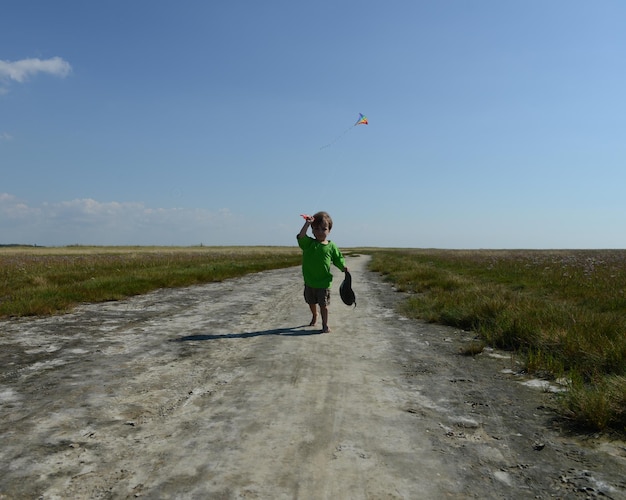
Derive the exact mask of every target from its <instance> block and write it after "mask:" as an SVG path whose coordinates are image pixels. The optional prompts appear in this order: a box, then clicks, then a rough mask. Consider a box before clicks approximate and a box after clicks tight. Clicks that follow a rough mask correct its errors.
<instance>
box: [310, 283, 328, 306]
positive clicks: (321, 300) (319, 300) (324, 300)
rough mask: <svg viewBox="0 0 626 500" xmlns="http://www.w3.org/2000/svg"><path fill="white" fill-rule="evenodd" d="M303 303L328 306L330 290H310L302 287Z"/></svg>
mask: <svg viewBox="0 0 626 500" xmlns="http://www.w3.org/2000/svg"><path fill="white" fill-rule="evenodd" d="M304 301H305V302H306V303H307V304H319V305H320V306H329V305H330V288H312V287H310V286H309V285H304Z"/></svg>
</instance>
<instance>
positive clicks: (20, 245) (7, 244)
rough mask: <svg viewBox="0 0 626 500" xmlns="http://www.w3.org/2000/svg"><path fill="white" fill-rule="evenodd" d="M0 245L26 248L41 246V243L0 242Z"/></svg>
mask: <svg viewBox="0 0 626 500" xmlns="http://www.w3.org/2000/svg"><path fill="white" fill-rule="evenodd" d="M0 247H28V248H34V247H41V248H43V247H42V246H41V245H24V244H23V243H0Z"/></svg>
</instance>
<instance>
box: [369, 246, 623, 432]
mask: <svg viewBox="0 0 626 500" xmlns="http://www.w3.org/2000/svg"><path fill="white" fill-rule="evenodd" d="M371 269H372V270H374V271H377V272H380V273H382V274H383V275H385V276H386V278H387V279H388V280H390V281H392V282H393V283H395V284H396V286H397V287H398V289H399V290H401V291H406V292H410V296H409V298H408V299H407V300H406V301H405V302H404V303H403V305H402V312H403V313H404V314H405V315H407V316H409V317H414V318H421V319H424V320H426V321H430V322H437V323H442V324H446V325H450V326H454V327H457V328H461V329H465V330H473V331H476V332H478V334H479V335H480V338H481V339H482V340H483V341H484V342H486V343H487V344H489V345H492V346H494V347H499V348H502V349H508V350H513V351H515V352H516V353H517V354H519V355H520V356H521V357H522V358H523V359H525V361H526V368H527V370H528V371H530V372H534V373H538V374H541V375H543V376H552V377H563V376H566V377H568V378H569V379H571V380H572V381H576V382H575V383H574V382H573V383H572V385H571V389H570V390H569V391H567V393H566V394H565V395H564V396H563V398H562V405H563V407H562V409H563V413H564V414H566V415H567V416H568V417H570V418H572V420H573V421H574V422H575V423H576V424H577V425H580V426H582V427H585V428H589V429H595V430H603V429H606V428H612V429H618V430H620V431H622V432H626V423H625V422H624V407H625V406H624V403H625V402H626V396H625V395H624V394H625V392H626V378H625V376H626V251H624V250H594V251H583V250H580V251H567V250H562V251H523V250H519V251H504V250H503V251H488V250H480V251H453V250H377V251H374V252H372V261H371ZM620 405H621V406H620ZM620 408H621V410H620Z"/></svg>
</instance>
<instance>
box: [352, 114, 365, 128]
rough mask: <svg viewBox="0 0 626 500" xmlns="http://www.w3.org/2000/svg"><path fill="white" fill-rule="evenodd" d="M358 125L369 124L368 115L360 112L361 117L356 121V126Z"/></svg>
mask: <svg viewBox="0 0 626 500" xmlns="http://www.w3.org/2000/svg"><path fill="white" fill-rule="evenodd" d="M357 125H368V121H367V116H365V115H363V114H362V113H359V119H358V120H357V121H356V123H355V124H354V126H355V127H356V126H357Z"/></svg>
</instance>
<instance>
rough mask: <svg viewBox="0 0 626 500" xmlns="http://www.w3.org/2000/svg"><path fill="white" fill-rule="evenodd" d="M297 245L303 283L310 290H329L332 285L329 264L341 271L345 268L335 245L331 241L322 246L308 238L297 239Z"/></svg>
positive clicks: (344, 263) (343, 260) (344, 262)
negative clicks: (300, 252)
mask: <svg viewBox="0 0 626 500" xmlns="http://www.w3.org/2000/svg"><path fill="white" fill-rule="evenodd" d="M298 245H299V246H300V248H301V249H302V276H304V283H305V284H307V285H309V286H310V287H312V288H330V286H331V285H332V283H333V275H332V273H331V272H330V264H331V263H332V264H334V265H335V266H336V267H337V268H339V269H340V270H341V271H343V270H344V269H345V267H346V261H345V259H344V258H343V255H342V254H341V252H340V251H339V248H337V245H335V244H334V243H333V242H332V241H328V243H326V244H325V245H324V244H323V243H320V242H319V241H317V240H316V239H315V238H311V237H310V236H304V237H302V238H298Z"/></svg>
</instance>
